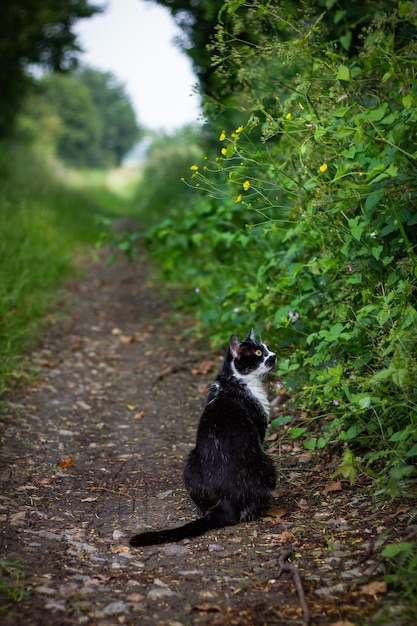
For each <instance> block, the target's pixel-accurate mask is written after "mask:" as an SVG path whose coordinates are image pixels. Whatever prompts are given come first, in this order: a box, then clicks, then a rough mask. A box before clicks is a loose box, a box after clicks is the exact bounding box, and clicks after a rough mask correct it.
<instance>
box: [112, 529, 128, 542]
mask: <svg viewBox="0 0 417 626" xmlns="http://www.w3.org/2000/svg"><path fill="white" fill-rule="evenodd" d="M124 536H125V534H124V533H123V532H122V531H121V530H114V531H113V539H114V540H115V541H117V540H118V539H121V538H122V537H124Z"/></svg>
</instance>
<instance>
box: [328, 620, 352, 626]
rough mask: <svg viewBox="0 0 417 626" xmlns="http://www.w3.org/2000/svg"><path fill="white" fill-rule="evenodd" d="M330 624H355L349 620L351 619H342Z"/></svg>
mask: <svg viewBox="0 0 417 626" xmlns="http://www.w3.org/2000/svg"><path fill="white" fill-rule="evenodd" d="M330 626H355V624H354V623H353V622H349V620H346V619H342V620H340V621H338V622H333V623H332V624H330Z"/></svg>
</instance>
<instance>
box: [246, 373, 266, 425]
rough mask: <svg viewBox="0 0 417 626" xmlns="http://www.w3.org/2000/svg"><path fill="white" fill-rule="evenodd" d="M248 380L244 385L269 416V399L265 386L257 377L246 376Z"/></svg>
mask: <svg viewBox="0 0 417 626" xmlns="http://www.w3.org/2000/svg"><path fill="white" fill-rule="evenodd" d="M247 378H248V379H249V380H246V381H245V382H246V386H247V388H248V389H249V391H250V392H251V394H252V395H253V396H254V397H255V398H256V399H257V401H258V402H259V403H260V404H261V405H262V408H263V410H264V411H265V414H266V416H267V417H268V418H269V400H268V396H267V394H266V391H265V388H264V386H263V384H262V381H260V380H259V378H255V377H254V378H253V379H252V380H251V379H250V378H251V377H250V376H248V377H247Z"/></svg>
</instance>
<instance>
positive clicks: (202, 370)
mask: <svg viewBox="0 0 417 626" xmlns="http://www.w3.org/2000/svg"><path fill="white" fill-rule="evenodd" d="M214 367H215V366H214V363H213V361H202V362H201V363H199V365H197V366H196V367H193V368H192V369H191V373H192V374H193V375H194V376H197V375H198V374H201V375H203V376H204V375H206V374H209V373H210V372H212V371H213V369H214Z"/></svg>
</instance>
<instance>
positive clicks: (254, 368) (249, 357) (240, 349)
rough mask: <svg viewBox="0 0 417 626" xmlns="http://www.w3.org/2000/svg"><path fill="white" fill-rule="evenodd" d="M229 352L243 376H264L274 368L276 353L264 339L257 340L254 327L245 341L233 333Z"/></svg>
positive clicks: (234, 365) (236, 368) (237, 370)
mask: <svg viewBox="0 0 417 626" xmlns="http://www.w3.org/2000/svg"><path fill="white" fill-rule="evenodd" d="M229 354H230V357H231V361H232V362H233V368H234V369H235V370H236V372H237V373H238V374H240V375H241V376H248V375H253V374H255V375H257V376H259V377H262V376H264V375H265V374H266V373H267V372H269V371H270V370H272V369H273V367H274V366H275V363H276V355H275V353H274V352H271V351H270V350H269V349H268V346H267V345H266V344H265V343H263V342H262V341H257V340H256V339H255V335H254V332H253V329H252V330H251V331H250V332H249V333H248V334H247V336H246V337H245V339H244V340H243V341H239V339H238V338H237V337H236V336H235V335H232V336H231V337H230V342H229Z"/></svg>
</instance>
